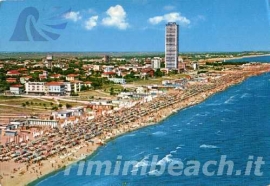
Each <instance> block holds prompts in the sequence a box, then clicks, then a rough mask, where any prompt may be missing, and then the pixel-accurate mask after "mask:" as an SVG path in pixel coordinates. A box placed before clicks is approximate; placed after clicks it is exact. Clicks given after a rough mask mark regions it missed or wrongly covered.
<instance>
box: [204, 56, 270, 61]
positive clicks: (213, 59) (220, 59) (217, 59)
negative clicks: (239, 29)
mask: <svg viewBox="0 0 270 186" xmlns="http://www.w3.org/2000/svg"><path fill="white" fill-rule="evenodd" d="M263 56H270V54H258V55H249V56H242V57H231V58H210V59H201V60H199V62H215V61H223V60H225V61H227V60H235V59H243V58H253V57H263Z"/></svg>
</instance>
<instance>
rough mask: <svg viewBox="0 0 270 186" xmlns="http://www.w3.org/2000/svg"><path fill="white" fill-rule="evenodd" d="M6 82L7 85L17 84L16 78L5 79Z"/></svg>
mask: <svg viewBox="0 0 270 186" xmlns="http://www.w3.org/2000/svg"><path fill="white" fill-rule="evenodd" d="M6 82H8V83H16V82H17V78H7V79H6Z"/></svg>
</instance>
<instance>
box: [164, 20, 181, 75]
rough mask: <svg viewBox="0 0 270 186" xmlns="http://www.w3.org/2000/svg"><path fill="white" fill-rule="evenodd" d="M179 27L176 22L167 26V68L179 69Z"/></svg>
mask: <svg viewBox="0 0 270 186" xmlns="http://www.w3.org/2000/svg"><path fill="white" fill-rule="evenodd" d="M178 39H179V25H177V24H176V23H175V22H169V23H167V24H166V29H165V67H166V68H168V69H169V70H172V69H178V50H179V41H178Z"/></svg>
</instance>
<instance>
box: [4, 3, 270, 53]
mask: <svg viewBox="0 0 270 186" xmlns="http://www.w3.org/2000/svg"><path fill="white" fill-rule="evenodd" d="M0 2H1V4H0V51H10V52H16V51H18V52H23V51H26V52H27V51H38V52H43V51H44V52H47V51H82V52H84V51H85V52H106V51H117V52H125V51H134V52H143V51H161V52H162V51H164V33H165V24H166V22H167V21H176V22H178V24H179V25H180V39H179V42H180V48H179V50H180V52H188V51H191V52H200V51H248V50H269V51H270V24H269V16H270V13H269V3H268V0H248V1H247V0H223V1H222V0H170V1H168V0H81V1H74V0H65V1H64V0H58V1H56V0H46V1H45V0H0ZM27 7H33V8H34V9H35V10H37V11H38V13H39V19H38V20H37V19H34V18H33V15H31V13H29V15H28V16H27V17H26V20H25V21H26V24H25V32H26V33H27V34H28V39H29V41H16V39H15V41H10V39H11V37H12V35H13V32H14V30H15V27H16V25H17V24H18V18H19V16H20V14H21V12H22V11H23V10H25V8H27ZM51 18H54V19H51ZM30 20H32V23H33V25H34V27H35V29H36V30H37V31H38V32H39V33H40V34H41V35H42V36H44V37H45V38H46V40H47V41H34V40H33V38H32V37H33V36H32V35H31V33H29V22H30ZM65 23H67V25H66V27H65V29H54V28H51V27H50V28H48V27H47V26H46V25H58V26H59V25H61V24H65ZM41 29H43V30H45V31H47V32H50V33H54V34H58V35H59V38H57V39H56V38H54V39H55V40H54V39H51V38H49V37H48V36H46V35H44V32H42V31H41ZM16 34H17V36H18V34H20V33H18V31H17V32H16Z"/></svg>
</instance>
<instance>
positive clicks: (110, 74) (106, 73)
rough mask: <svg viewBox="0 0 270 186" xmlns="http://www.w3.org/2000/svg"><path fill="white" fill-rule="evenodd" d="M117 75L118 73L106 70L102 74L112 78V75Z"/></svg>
mask: <svg viewBox="0 0 270 186" xmlns="http://www.w3.org/2000/svg"><path fill="white" fill-rule="evenodd" d="M115 75H116V73H115V72H104V73H102V74H101V77H105V78H112V77H115Z"/></svg>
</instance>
